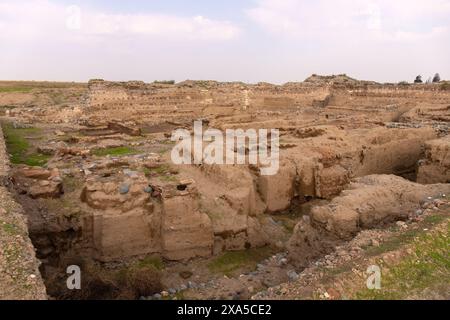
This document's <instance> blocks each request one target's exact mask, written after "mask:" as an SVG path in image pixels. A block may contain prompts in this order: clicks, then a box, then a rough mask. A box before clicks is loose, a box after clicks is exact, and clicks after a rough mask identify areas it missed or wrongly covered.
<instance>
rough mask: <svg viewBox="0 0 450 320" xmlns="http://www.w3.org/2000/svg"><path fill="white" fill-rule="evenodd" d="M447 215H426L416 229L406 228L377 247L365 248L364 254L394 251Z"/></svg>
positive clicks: (375, 254)
mask: <svg viewBox="0 0 450 320" xmlns="http://www.w3.org/2000/svg"><path fill="white" fill-rule="evenodd" d="M447 218H448V216H445V215H442V214H436V215H431V216H427V217H426V218H425V219H424V221H423V222H422V223H421V224H420V226H419V227H418V228H416V229H411V230H408V231H406V232H404V233H402V234H399V235H398V236H395V237H393V238H392V239H389V240H387V241H385V242H383V243H381V244H380V246H378V247H369V248H365V249H366V254H367V255H368V256H369V257H370V256H371V257H373V256H377V255H380V254H382V253H385V252H389V251H394V250H397V249H398V248H400V247H401V246H403V245H406V244H409V243H411V242H413V241H414V239H415V238H416V237H418V236H419V235H420V234H421V232H422V230H423V229H424V228H432V227H433V226H435V225H437V224H439V223H441V222H442V221H444V220H445V219H447Z"/></svg>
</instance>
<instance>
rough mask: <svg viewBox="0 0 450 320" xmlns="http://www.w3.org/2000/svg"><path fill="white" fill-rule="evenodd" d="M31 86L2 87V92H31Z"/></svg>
mask: <svg viewBox="0 0 450 320" xmlns="http://www.w3.org/2000/svg"><path fill="white" fill-rule="evenodd" d="M31 90H33V88H31V87H0V93H29V92H31Z"/></svg>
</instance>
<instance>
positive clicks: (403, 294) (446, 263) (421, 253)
mask: <svg viewBox="0 0 450 320" xmlns="http://www.w3.org/2000/svg"><path fill="white" fill-rule="evenodd" d="M413 246H414V254H412V255H409V256H408V257H406V258H405V259H403V260H402V261H401V262H400V263H399V264H397V265H395V266H393V267H391V268H390V269H389V271H388V272H386V273H385V274H383V276H382V283H381V285H382V288H381V290H368V289H364V290H362V291H360V292H358V293H357V294H356V297H357V298H358V299H367V300H400V299H405V298H407V297H408V296H410V295H411V294H414V293H420V292H422V291H423V290H425V289H427V288H435V287H437V286H439V285H440V284H448V283H450V254H449V250H448V248H450V223H449V224H448V225H447V228H446V230H445V231H444V232H439V233H436V234H432V235H426V234H425V235H421V236H419V237H418V239H416V240H415V241H414V242H413Z"/></svg>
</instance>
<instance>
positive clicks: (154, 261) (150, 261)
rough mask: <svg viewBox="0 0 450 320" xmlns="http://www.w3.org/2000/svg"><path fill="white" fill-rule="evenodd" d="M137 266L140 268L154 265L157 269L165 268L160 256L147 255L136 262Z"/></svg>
mask: <svg viewBox="0 0 450 320" xmlns="http://www.w3.org/2000/svg"><path fill="white" fill-rule="evenodd" d="M136 267H137V268H139V269H142V268H149V267H153V268H155V269H156V270H160V271H161V270H164V268H165V265H164V261H163V260H162V259H161V258H159V257H145V258H144V259H143V260H140V261H139V262H137V263H136Z"/></svg>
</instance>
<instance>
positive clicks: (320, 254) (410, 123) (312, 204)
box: [0, 75, 450, 299]
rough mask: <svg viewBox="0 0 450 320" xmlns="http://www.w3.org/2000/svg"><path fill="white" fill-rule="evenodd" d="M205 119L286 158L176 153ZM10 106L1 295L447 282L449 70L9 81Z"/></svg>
mask: <svg viewBox="0 0 450 320" xmlns="http://www.w3.org/2000/svg"><path fill="white" fill-rule="evenodd" d="M196 120H202V121H203V130H206V129H208V128H214V129H219V130H222V131H224V130H227V129H243V130H247V129H255V130H258V129H279V130H280V141H279V148H280V168H279V171H278V173H277V174H276V175H273V176H264V175H261V174H260V169H261V168H262V165H255V164H251V165H249V164H246V165H206V164H203V165H175V164H174V163H173V162H172V161H171V151H172V148H173V147H174V145H175V142H174V141H172V140H171V136H172V133H173V131H174V130H176V129H185V130H188V131H189V132H191V133H192V131H193V123H194V121H196ZM0 121H1V127H2V132H3V134H4V136H5V144H3V143H0V173H1V174H0V176H1V178H2V179H1V180H2V184H3V187H2V188H0V197H1V203H0V224H1V225H0V246H1V251H0V271H1V272H0V288H1V289H2V290H1V293H0V298H4V299H11V298H12V299H35V298H39V299H40V298H50V299H250V298H252V299H268V298H269V299H448V298H449V297H450V295H449V292H450V287H449V285H448V284H449V283H450V281H449V280H450V278H449V277H450V266H449V263H450V260H449V255H448V247H449V243H448V241H449V240H448V239H449V238H448V237H449V234H448V231H449V213H450V211H449V208H450V203H449V199H450V198H449V195H450V136H449V128H450V85H449V83H448V82H441V83H438V84H421V85H408V84H401V85H397V84H378V83H374V82H367V81H358V80H355V79H352V78H349V77H347V76H345V75H340V76H330V77H321V76H316V75H313V76H311V77H310V78H308V79H307V80H305V81H304V82H301V83H287V84H285V85H281V86H280V85H272V84H268V83H258V84H244V83H220V82H215V81H184V82H181V83H177V84H172V83H166V82H157V83H152V84H146V83H143V82H139V81H132V82H120V83H119V82H108V81H104V80H100V79H98V80H91V81H90V82H89V83H88V84H81V83H50V82H0ZM269 141H270V139H269ZM204 147H205V148H206V147H207V144H206V143H205V146H204ZM254 147H255V146H254V145H252V144H248V145H247V146H246V148H243V149H233V150H232V153H233V155H235V154H239V155H241V156H246V155H248V153H249V151H250V150H252V148H254ZM267 147H268V149H269V151H270V150H271V149H272V147H273V146H272V145H271V143H270V142H269V143H268V145H267ZM34 251H36V254H35V252H34ZM70 265H78V266H80V267H81V270H82V289H81V290H68V289H67V286H66V279H67V273H66V269H67V267H68V266H70ZM371 265H378V266H380V268H381V270H382V285H383V286H382V289H381V290H375V291H371V290H368V289H367V288H366V285H365V284H366V278H367V274H365V272H366V270H367V268H368V267H369V266H371ZM38 267H39V270H38ZM44 284H45V286H44Z"/></svg>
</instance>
